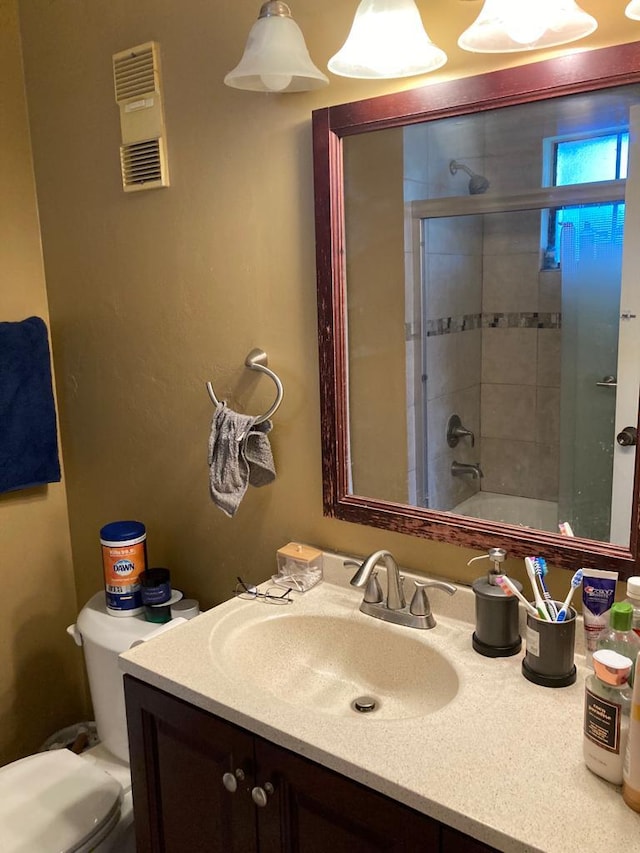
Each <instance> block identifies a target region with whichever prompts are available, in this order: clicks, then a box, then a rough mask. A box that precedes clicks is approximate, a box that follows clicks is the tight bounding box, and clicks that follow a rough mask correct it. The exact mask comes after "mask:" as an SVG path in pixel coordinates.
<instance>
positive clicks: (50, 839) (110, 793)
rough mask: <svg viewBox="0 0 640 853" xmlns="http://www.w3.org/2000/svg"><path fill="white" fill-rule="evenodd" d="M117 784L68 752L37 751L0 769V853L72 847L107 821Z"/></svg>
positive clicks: (117, 805)
mask: <svg viewBox="0 0 640 853" xmlns="http://www.w3.org/2000/svg"><path fill="white" fill-rule="evenodd" d="M121 792H122V788H121V786H120V784H119V783H118V782H117V781H116V780H115V779H114V778H113V777H112V776H109V775H108V774H107V773H105V772H104V771H103V770H100V769H98V768H97V767H95V766H94V765H92V764H90V763H89V762H88V761H85V760H84V759H83V758H80V757H79V756H77V755H75V754H74V753H73V752H69V750H67V749H56V750H52V751H50V752H39V753H37V754H36V755H30V756H28V757H27V758H22V759H20V760H19V761H14V762H13V763H12V764H7V765H6V766H5V767H2V768H0V848H1V849H2V851H3V853H33V851H35V850H38V851H39V853H49V851H51V853H54V851H55V853H59V851H73V850H77V849H78V847H80V846H81V845H82V844H83V842H85V841H86V840H87V839H88V838H90V837H91V836H93V835H95V834H96V833H97V832H99V831H100V829H101V827H103V826H104V824H105V823H107V822H109V821H110V820H113V816H114V813H117V812H118V811H119V809H120V794H121Z"/></svg>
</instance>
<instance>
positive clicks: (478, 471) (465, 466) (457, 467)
mask: <svg viewBox="0 0 640 853" xmlns="http://www.w3.org/2000/svg"><path fill="white" fill-rule="evenodd" d="M467 474H470V475H471V478H472V479H473V480H479V479H480V477H484V474H483V473H482V468H481V467H480V463H479V462H456V461H455V459H454V461H453V462H452V463H451V476H452V477H466V476H467Z"/></svg>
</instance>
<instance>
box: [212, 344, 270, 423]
mask: <svg viewBox="0 0 640 853" xmlns="http://www.w3.org/2000/svg"><path fill="white" fill-rule="evenodd" d="M244 363H245V367H248V368H249V370H259V371H260V372H261V373H266V374H267V376H269V377H271V379H273V381H274V382H275V385H276V389H277V393H276V399H275V400H274V401H273V403H272V404H271V407H270V408H269V409H268V410H267V411H266V412H265V413H264V415H260V417H258V418H256V420H255V422H256V423H257V424H261V423H264V421H266V420H268V419H269V418H270V417H271V415H273V413H274V412H275V411H276V409H277V408H278V406H279V405H280V403H281V402H282V398H283V397H284V388H283V387H282V382H281V381H280V378H279V377H278V376H277V375H276V374H275V373H274V372H273V370H270V369H269V368H268V367H267V364H268V363H269V361H268V358H267V354H266V352H265V351H264V350H261V349H252V350H251V352H250V353H249V355H248V356H247V357H246V358H245V360H244ZM207 391H208V392H209V397H210V398H211V402H212V403H213V405H214V406H219V405H220V401H219V400H218V398H217V397H216V395H215V392H214V390H213V385H212V384H211V382H207Z"/></svg>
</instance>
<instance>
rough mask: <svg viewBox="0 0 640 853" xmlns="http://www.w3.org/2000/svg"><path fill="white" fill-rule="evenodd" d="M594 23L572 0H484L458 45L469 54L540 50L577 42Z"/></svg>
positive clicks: (593, 26) (592, 18) (589, 30)
mask: <svg viewBox="0 0 640 853" xmlns="http://www.w3.org/2000/svg"><path fill="white" fill-rule="evenodd" d="M597 26H598V22H597V21H596V19H595V18H594V17H592V16H591V15H589V14H587V12H585V11H584V10H583V9H581V8H580V7H579V6H578V4H577V3H576V2H574V0H485V3H484V6H483V7H482V9H481V11H480V14H479V15H478V17H477V18H476V20H475V21H474V22H473V24H471V26H470V27H469V28H468V29H466V30H465V31H464V32H463V33H462V35H461V36H460V38H459V39H458V45H459V46H460V47H461V48H462V49H463V50H469V51H471V52H472V53H515V52H516V51H522V50H539V49H540V48H545V47H555V46H556V45H559V44H567V43H568V42H571V41H577V39H581V38H584V37H585V36H588V35H590V33H592V32H593V31H594V30H595V29H596V28H597Z"/></svg>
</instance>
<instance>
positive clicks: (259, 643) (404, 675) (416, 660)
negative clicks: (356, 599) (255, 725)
mask: <svg viewBox="0 0 640 853" xmlns="http://www.w3.org/2000/svg"><path fill="white" fill-rule="evenodd" d="M310 594H311V593H310ZM239 604H240V607H239V608H238V609H237V610H236V611H235V612H234V613H232V614H229V615H228V616H227V617H226V618H224V619H222V620H221V621H220V623H218V624H217V625H216V626H215V627H214V629H213V630H212V632H211V638H210V654H211V656H212V659H213V661H214V662H215V664H216V665H217V666H219V667H221V668H222V669H223V670H225V672H226V673H227V675H229V676H232V677H233V678H234V680H236V681H242V682H243V683H244V684H245V685H246V686H248V687H250V689H251V690H252V692H253V693H254V695H255V693H256V691H259V692H264V693H266V694H268V695H271V696H275V697H277V699H278V700H279V701H284V702H287V703H289V704H293V705H297V706H303V707H305V708H307V709H308V710H309V711H315V712H321V713H325V714H332V715H337V716H351V717H359V716H362V717H366V718H367V719H371V720H373V719H386V720H390V719H402V718H408V717H421V716H424V715H426V714H431V713H434V712H435V711H438V710H439V709H440V708H442V707H444V706H445V705H447V704H448V703H449V702H451V700H452V699H453V698H454V697H455V695H456V693H457V692H458V686H459V683H458V676H457V674H456V671H455V669H454V667H453V666H452V665H451V663H450V662H449V661H448V660H447V658H446V657H445V656H444V655H443V654H441V653H440V652H439V651H437V650H436V649H434V648H433V647H432V646H430V645H429V644H428V643H425V642H422V641H420V640H418V639H416V637H415V636H414V633H418V634H423V633H424V632H422V631H416V629H411V628H399V629H398V628H394V627H392V626H389V625H387V624H385V623H383V622H380V621H378V620H376V619H373V618H372V617H371V616H365V615H364V614H361V613H359V612H358V611H357V609H356V610H353V609H352V610H351V611H349V612H348V613H345V612H339V613H337V614H335V615H333V614H326V613H323V614H313V613H305V614H302V613H296V610H295V607H296V605H295V603H294V604H292V605H289V606H287V607H285V608H283V607H273V606H271V605H268V604H266V605H265V604H261V603H259V602H241V603H239ZM363 696H366V697H370V698H372V699H373V700H375V703H376V707H375V710H374V711H372V712H368V713H362V712H359V711H357V710H356V709H355V708H354V707H353V703H354V700H357V699H359V698H360V697H363Z"/></svg>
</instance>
